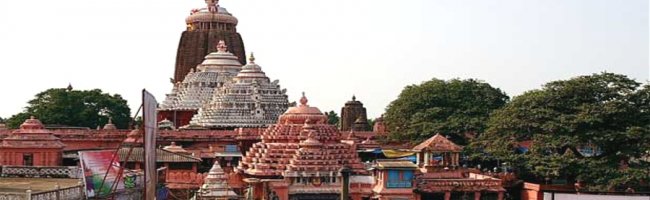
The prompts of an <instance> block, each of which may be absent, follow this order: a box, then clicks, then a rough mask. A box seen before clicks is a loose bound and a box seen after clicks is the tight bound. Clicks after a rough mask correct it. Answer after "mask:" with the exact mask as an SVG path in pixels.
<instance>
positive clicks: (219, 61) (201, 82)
mask: <svg viewBox="0 0 650 200" xmlns="http://www.w3.org/2000/svg"><path fill="white" fill-rule="evenodd" d="M227 49H228V46H226V43H225V42H224V41H223V40H221V41H219V44H217V51H216V52H212V53H210V54H208V55H207V56H205V60H204V61H203V63H201V64H200V65H199V66H197V71H196V72H195V71H194V70H190V72H189V73H188V74H187V75H186V76H185V78H184V79H183V81H179V82H176V83H175V84H174V87H173V88H172V91H171V93H169V94H167V96H166V98H165V100H164V101H163V102H162V104H161V105H160V110H198V109H199V108H201V106H203V105H204V104H206V103H208V102H209V101H210V100H211V98H212V96H213V95H214V92H215V91H217V90H218V88H220V87H222V86H223V85H225V84H226V83H227V82H228V81H230V80H231V79H232V78H233V77H234V76H235V75H237V74H238V73H239V71H240V70H241V63H239V61H238V60H237V59H238V58H237V56H235V55H233V54H232V53H230V52H228V51H227Z"/></svg>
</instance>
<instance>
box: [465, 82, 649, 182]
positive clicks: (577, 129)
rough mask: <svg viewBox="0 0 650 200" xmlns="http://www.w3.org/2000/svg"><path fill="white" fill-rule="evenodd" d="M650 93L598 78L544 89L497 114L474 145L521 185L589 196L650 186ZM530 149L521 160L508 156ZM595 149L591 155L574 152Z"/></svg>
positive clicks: (518, 156)
mask: <svg viewBox="0 0 650 200" xmlns="http://www.w3.org/2000/svg"><path fill="white" fill-rule="evenodd" d="M649 110H650V86H648V85H645V86H641V84H640V83H638V82H636V81H634V80H631V79H629V78H628V77H626V76H624V75H620V74H612V73H600V74H593V75H590V76H579V77H575V78H572V79H570V80H561V81H554V82H550V83H547V84H545V85H544V86H543V88H542V89H540V90H533V91H529V92H526V93H524V94H523V95H521V96H517V97H515V98H513V100H512V101H511V102H509V103H508V104H507V105H506V106H505V107H503V108H502V109H499V110H498V111H496V112H494V114H493V115H492V116H491V117H490V120H489V122H488V129H487V131H486V132H485V133H484V134H483V135H482V136H481V137H480V138H479V139H478V141H477V142H476V143H474V144H473V145H475V146H476V147H477V148H481V149H484V150H485V151H486V152H488V153H490V154H491V155H493V156H495V157H497V158H500V159H502V160H506V161H508V162H509V163H512V165H513V167H515V168H516V169H517V170H519V174H520V175H523V177H524V178H525V179H529V180H536V181H538V182H544V181H548V180H550V179H566V180H568V181H583V182H584V183H586V184H588V186H589V187H590V188H591V189H594V190H609V189H613V188H616V187H626V186H634V185H638V183H640V182H643V181H646V182H647V181H648V180H650V177H649V176H650V175H649V174H650V170H648V169H649V167H650V165H648V163H647V162H645V161H644V160H643V159H640V158H643V157H644V156H648V154H647V152H648V151H650V142H649V141H650V112H649ZM522 141H532V147H531V148H530V150H529V151H528V152H526V153H523V154H521V153H517V152H515V151H513V149H514V148H515V147H517V145H518V144H519V143H520V142H522ZM584 147H593V148H595V152H597V153H596V154H594V155H586V156H585V155H583V154H581V153H579V152H580V151H578V150H579V149H581V148H584Z"/></svg>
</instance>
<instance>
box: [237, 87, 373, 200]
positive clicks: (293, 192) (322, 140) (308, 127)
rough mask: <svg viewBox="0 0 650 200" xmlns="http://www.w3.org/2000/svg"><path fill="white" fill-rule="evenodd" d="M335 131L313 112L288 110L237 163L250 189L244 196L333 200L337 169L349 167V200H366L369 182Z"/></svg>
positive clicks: (303, 100) (339, 178) (320, 114)
mask: <svg viewBox="0 0 650 200" xmlns="http://www.w3.org/2000/svg"><path fill="white" fill-rule="evenodd" d="M341 139H342V138H341V134H340V132H339V131H338V130H337V129H336V127H335V126H333V125H329V124H327V116H326V115H323V112H321V111H320V110H319V109H318V108H316V107H310V106H309V105H307V98H306V97H304V95H303V97H302V98H301V99H300V105H298V106H297V107H291V108H289V110H287V112H285V114H283V115H282V116H280V119H279V120H278V122H277V124H274V125H271V126H270V127H269V128H268V129H266V131H265V132H264V133H263V134H262V141H261V142H259V143H256V144H254V145H253V146H252V147H251V148H250V149H249V150H248V151H247V153H246V156H245V157H244V158H243V159H242V161H241V162H240V164H239V166H238V167H237V170H238V171H239V172H241V173H243V174H244V176H245V177H246V179H244V181H245V182H247V183H248V184H250V189H249V191H248V193H247V194H248V196H249V197H253V198H255V199H258V198H262V197H268V198H269V199H280V200H288V199H292V200H300V199H338V198H339V197H340V195H341V192H342V189H341V188H342V184H343V181H344V180H343V177H342V176H341V173H339V170H341V169H342V168H343V167H349V168H350V169H351V170H352V177H351V178H350V183H349V184H350V197H351V199H353V200H361V199H364V198H369V197H370V196H371V186H372V184H373V182H372V177H371V176H369V175H368V172H367V171H366V170H365V169H364V165H363V164H362V163H361V162H360V160H359V158H358V156H357V154H356V152H355V150H356V148H355V147H354V145H350V144H346V143H342V142H341Z"/></svg>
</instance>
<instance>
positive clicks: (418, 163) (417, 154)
mask: <svg viewBox="0 0 650 200" xmlns="http://www.w3.org/2000/svg"><path fill="white" fill-rule="evenodd" d="M421 153H422V152H418V153H416V154H415V165H417V166H420V158H421V157H420V154H421Z"/></svg>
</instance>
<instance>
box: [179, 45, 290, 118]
mask: <svg viewBox="0 0 650 200" xmlns="http://www.w3.org/2000/svg"><path fill="white" fill-rule="evenodd" d="M211 99H212V100H211V101H210V102H208V103H206V104H204V105H203V106H202V107H201V108H200V109H199V111H198V114H196V115H195V116H194V117H193V118H192V120H191V121H190V126H199V127H207V128H238V127H263V126H267V125H268V124H272V123H274V122H275V121H276V120H277V118H278V116H280V115H281V114H282V113H283V112H284V111H286V109H287V107H288V105H289V101H288V100H287V95H286V90H284V89H281V88H280V85H279V83H278V81H273V82H271V81H270V80H269V78H268V77H267V76H266V75H265V74H264V72H263V71H262V68H261V67H260V66H259V65H258V64H256V63H255V58H254V57H253V56H252V55H251V56H250V58H249V63H248V64H247V65H246V66H244V67H242V70H241V71H240V72H239V73H238V74H237V76H235V77H234V78H233V79H232V81H230V82H228V83H226V84H225V85H224V86H223V87H221V88H219V90H218V91H216V92H214V95H213V97H212V98H211Z"/></svg>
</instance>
